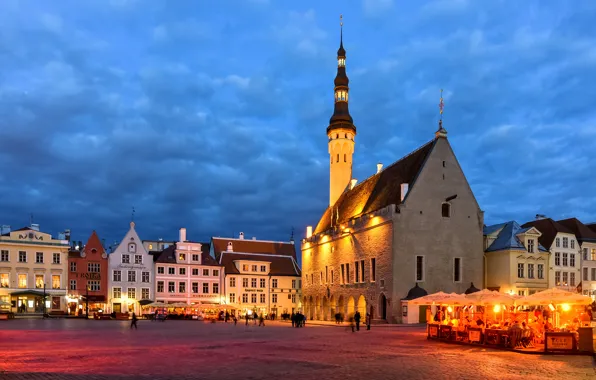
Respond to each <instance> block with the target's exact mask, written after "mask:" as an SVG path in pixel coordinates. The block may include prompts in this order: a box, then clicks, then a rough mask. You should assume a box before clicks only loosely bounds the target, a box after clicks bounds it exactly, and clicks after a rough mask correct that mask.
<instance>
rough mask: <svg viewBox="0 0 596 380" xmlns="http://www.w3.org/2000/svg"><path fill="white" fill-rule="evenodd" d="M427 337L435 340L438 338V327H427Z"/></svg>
mask: <svg viewBox="0 0 596 380" xmlns="http://www.w3.org/2000/svg"><path fill="white" fill-rule="evenodd" d="M428 336H430V337H431V338H436V337H438V336H439V326H435V325H429V326H428Z"/></svg>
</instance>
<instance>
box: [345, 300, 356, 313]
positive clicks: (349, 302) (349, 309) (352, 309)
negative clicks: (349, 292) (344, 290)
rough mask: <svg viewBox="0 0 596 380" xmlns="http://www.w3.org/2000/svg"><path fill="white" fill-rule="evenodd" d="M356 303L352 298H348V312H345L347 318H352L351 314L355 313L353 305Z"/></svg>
mask: <svg viewBox="0 0 596 380" xmlns="http://www.w3.org/2000/svg"><path fill="white" fill-rule="evenodd" d="M355 304H356V303H355V302H354V297H352V296H350V298H348V310H347V316H352V314H354V313H355V312H356V310H355V306H356V305H355Z"/></svg>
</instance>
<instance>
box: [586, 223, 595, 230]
mask: <svg viewBox="0 0 596 380" xmlns="http://www.w3.org/2000/svg"><path fill="white" fill-rule="evenodd" d="M586 227H588V228H589V229H591V230H592V231H594V232H596V223H589V224H586Z"/></svg>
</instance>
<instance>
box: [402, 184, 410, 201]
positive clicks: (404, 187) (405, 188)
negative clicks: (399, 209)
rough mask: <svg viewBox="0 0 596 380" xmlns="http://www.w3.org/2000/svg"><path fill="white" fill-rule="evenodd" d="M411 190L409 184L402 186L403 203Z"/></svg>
mask: <svg viewBox="0 0 596 380" xmlns="http://www.w3.org/2000/svg"><path fill="white" fill-rule="evenodd" d="M409 188H410V185H409V184H407V183H402V184H401V201H402V202H403V201H404V198H405V197H406V195H407V194H408V190H409Z"/></svg>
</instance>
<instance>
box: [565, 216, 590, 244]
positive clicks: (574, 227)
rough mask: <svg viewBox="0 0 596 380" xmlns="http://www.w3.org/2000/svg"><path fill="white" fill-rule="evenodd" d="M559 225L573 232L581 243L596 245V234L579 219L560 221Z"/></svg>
mask: <svg viewBox="0 0 596 380" xmlns="http://www.w3.org/2000/svg"><path fill="white" fill-rule="evenodd" d="M557 223H559V224H561V225H563V226H565V227H567V228H568V229H570V230H571V231H573V233H574V234H575V237H576V238H577V240H578V241H579V242H580V243H583V242H585V241H587V242H593V243H596V232H595V231H592V230H591V229H590V228H589V227H588V226H586V225H585V224H583V223H582V222H580V221H579V220H577V218H569V219H563V220H558V221H557Z"/></svg>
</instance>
